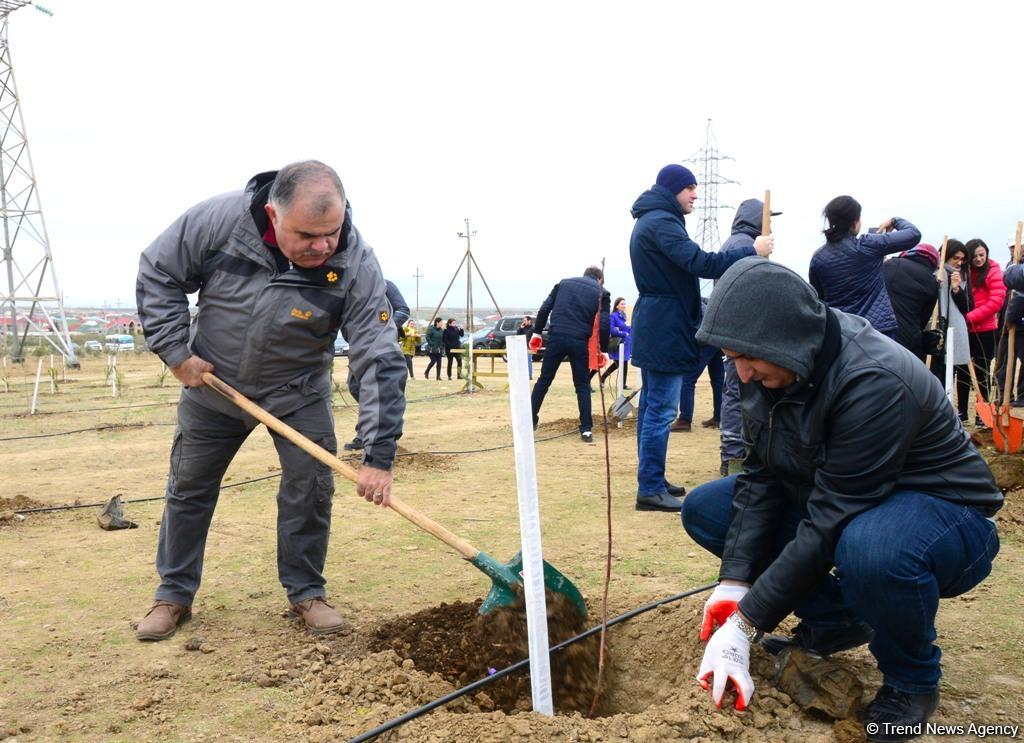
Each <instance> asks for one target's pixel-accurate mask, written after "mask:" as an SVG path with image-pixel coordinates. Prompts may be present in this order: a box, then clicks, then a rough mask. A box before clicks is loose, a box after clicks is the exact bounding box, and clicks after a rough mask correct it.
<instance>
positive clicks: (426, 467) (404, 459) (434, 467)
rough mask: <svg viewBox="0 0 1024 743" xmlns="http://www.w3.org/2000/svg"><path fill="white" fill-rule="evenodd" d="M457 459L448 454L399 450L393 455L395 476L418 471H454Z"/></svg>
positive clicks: (457, 466)
mask: <svg viewBox="0 0 1024 743" xmlns="http://www.w3.org/2000/svg"><path fill="white" fill-rule="evenodd" d="M458 468H459V465H458V461H457V459H456V458H455V456H454V455H450V454H416V453H413V452H408V453H403V452H399V453H398V456H397V457H395V476H396V477H400V476H401V475H404V474H407V473H418V472H454V471H455V470H457V469H458Z"/></svg>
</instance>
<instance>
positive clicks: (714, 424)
mask: <svg viewBox="0 0 1024 743" xmlns="http://www.w3.org/2000/svg"><path fill="white" fill-rule="evenodd" d="M700 424H701V425H702V426H703V427H704V428H718V418H715V417H711V418H708V419H707V420H706V421H701V422H700Z"/></svg>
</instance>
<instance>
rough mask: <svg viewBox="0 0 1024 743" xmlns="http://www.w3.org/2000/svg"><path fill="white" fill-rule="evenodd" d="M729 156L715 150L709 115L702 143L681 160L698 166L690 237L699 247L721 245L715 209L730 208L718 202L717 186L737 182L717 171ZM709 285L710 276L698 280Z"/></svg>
mask: <svg viewBox="0 0 1024 743" xmlns="http://www.w3.org/2000/svg"><path fill="white" fill-rule="evenodd" d="M722 160H732V158H731V157H729V156H728V155H723V154H721V153H719V151H718V144H717V143H716V142H715V136H714V134H712V132H711V119H708V125H707V129H706V130H705V136H704V145H703V146H702V147H701V148H700V149H699V150H697V152H696V153H695V154H693V155H691V156H690V157H689V158H687V159H686V160H684V162H688V163H692V164H693V165H694V166H695V169H696V170H697V180H698V181H699V182H700V190H701V195H700V198H699V199H697V209H696V211H697V215H696V216H697V229H696V230H695V231H694V233H693V241H694V242H696V243H697V244H698V245H700V247H701V250H706V251H708V252H715V251H717V250H718V249H719V248H721V247H722V241H721V239H719V237H718V210H719V209H731V208H732V207H730V206H729V205H727V204H719V203H718V187H719V186H724V185H727V184H737V185H738V184H739V181H734V180H731V179H729V178H723V177H722V176H721V175H720V174H719V172H718V163H719V162H720V161H722ZM709 285H710V280H705V281H701V290H702V291H703V290H704V289H705V288H706V286H709Z"/></svg>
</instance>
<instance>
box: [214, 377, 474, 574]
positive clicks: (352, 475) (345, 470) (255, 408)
mask: <svg viewBox="0 0 1024 743" xmlns="http://www.w3.org/2000/svg"><path fill="white" fill-rule="evenodd" d="M203 381H204V382H206V384H208V385H209V386H210V387H211V388H212V389H213V390H215V391H217V392H218V393H220V394H221V395H223V396H224V397H226V398H227V399H229V400H230V401H231V402H233V403H234V404H235V405H237V406H238V407H240V408H241V409H242V410H244V411H245V412H246V413H248V414H249V415H251V416H252V417H253V418H255V419H256V420H258V421H260V422H261V423H262V424H263V425H265V426H266V427H267V428H269V429H271V430H272V431H275V432H277V433H279V434H281V435H282V436H284V437H285V438H286V439H288V440H289V441H291V442H292V443H293V444H295V445H296V446H297V447H299V448H300V449H302V450H303V451H305V452H306V453H307V454H309V455H310V456H311V457H313V458H314V459H317V460H319V461H321V462H323V463H324V464H326V465H327V466H328V467H330V468H331V469H333V470H334V471H335V472H337V473H339V474H341V475H344V476H345V477H346V478H348V479H349V480H351V481H352V482H355V481H356V478H357V476H358V475H357V473H356V471H355V470H354V469H353V468H352V467H350V466H349V465H348V464H346V463H345V462H342V461H341V460H340V459H338V458H337V457H336V456H334V455H333V454H331V453H330V452H329V451H327V450H326V449H324V448H323V447H322V446H319V445H318V444H316V443H314V442H313V441H311V440H309V439H308V438H306V437H305V436H303V435H302V434H301V433H299V432H298V431H296V430H295V429H294V428H292V427H291V426H289V425H288V424H287V423H283V422H281V421H280V420H278V419H277V418H275V417H274V416H272V415H271V414H270V413H268V412H267V411H266V410H264V409H263V408H261V407H260V406H259V405H257V404H256V403H254V402H253V401H252V400H250V399H249V398H248V397H246V396H245V395H243V394H242V393H241V392H239V391H238V390H236V389H235V388H234V387H232V386H231V385H229V384H227V383H226V382H224V381H222V380H221V379H218V378H217V377H215V376H214V375H213V374H210V373H209V372H204V373H203ZM389 500H390V508H391V510H392V511H395V512H396V513H398V514H399V515H401V516H404V517H405V518H406V519H408V520H409V521H411V522H412V523H414V524H415V525H416V526H418V527H419V528H420V529H422V530H423V531H425V532H427V533H428V534H430V535H431V536H432V537H435V538H437V539H440V540H441V541H442V542H444V543H445V544H447V545H448V546H449V547H451V548H452V549H454V550H455V551H456V552H458V553H459V554H460V555H462V556H463V557H465V558H466V559H467V560H472V559H473V558H474V557H476V556H477V553H479V551H480V550H478V549H477V548H476V547H474V546H473V545H472V544H470V543H469V542H467V541H466V540H465V539H463V538H462V537H460V536H458V535H457V534H453V533H452V532H450V531H448V530H447V529H446V528H444V527H443V526H441V525H440V524H439V523H437V522H436V521H434V520H433V519H431V518H430V517H428V516H426V515H424V514H422V513H420V512H419V511H417V510H416V509H415V508H413V507H412V506H410V505H408V504H407V503H405V502H403V501H402V500H400V499H398V498H396V497H395V496H394V495H392V496H390V498H389Z"/></svg>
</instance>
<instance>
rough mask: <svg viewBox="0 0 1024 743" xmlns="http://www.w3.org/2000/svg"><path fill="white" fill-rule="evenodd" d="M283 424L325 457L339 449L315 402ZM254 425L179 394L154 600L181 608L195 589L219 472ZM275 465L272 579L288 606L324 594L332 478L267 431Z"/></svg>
mask: <svg viewBox="0 0 1024 743" xmlns="http://www.w3.org/2000/svg"><path fill="white" fill-rule="evenodd" d="M280 418H281V420H282V421H284V422H285V423H287V424H288V425H290V426H291V427H292V428H294V429H296V430H297V431H299V432H300V433H302V434H303V435H305V436H307V437H308V438H310V439H312V440H313V441H315V442H316V443H318V444H319V445H320V446H322V447H324V448H325V449H327V450H328V451H330V452H331V453H336V452H337V450H338V443H337V439H336V438H335V435H334V416H333V414H332V412H331V407H330V404H329V403H328V402H327V401H326V400H324V399H322V398H320V397H310V399H309V403H308V404H307V405H304V406H302V407H300V408H299V409H298V410H296V411H294V412H292V413H289V414H287V415H283V416H280ZM254 427H255V421H254V420H252V419H239V418H235V417H232V416H229V415H225V414H223V413H220V412H217V411H215V410H211V409H210V408H207V407H205V406H203V405H200V404H199V403H197V402H195V400H193V399H191V398H190V397H189V396H188V395H187V394H185V393H183V394H182V396H181V400H180V402H179V404H178V427H177V429H176V430H175V432H174V443H173V444H172V446H171V467H170V473H169V474H168V477H167V494H166V498H165V501H164V515H163V519H161V521H160V537H159V544H158V546H157V552H156V569H157V572H158V573H159V574H160V587H159V588H158V589H157V591H156V598H157V599H158V600H164V601H172V602H174V603H176V604H183V605H185V606H191V605H192V599H193V597H194V596H195V594H196V591H197V590H199V583H200V579H201V577H202V572H203V552H204V551H205V548H206V535H207V532H208V531H209V529H210V521H211V519H212V518H213V511H214V508H215V507H216V506H217V497H218V495H219V494H220V484H221V480H222V479H223V477H224V473H225V471H226V470H227V468H228V465H229V464H230V463H231V460H232V459H233V458H234V456H235V454H236V453H237V452H238V449H239V448H240V447H241V446H242V443H243V442H244V441H245V439H246V438H247V437H248V435H249V433H250V432H251V431H252V430H253V428H254ZM270 435H271V437H272V438H273V440H274V446H275V447H276V448H277V454H278V457H279V459H280V462H281V469H282V476H281V484H280V487H279V489H278V492H277V573H278V578H279V579H280V581H281V585H282V586H284V588H285V591H286V592H287V595H288V600H289V602H291V603H293V604H294V603H297V602H299V601H304V600H305V599H308V598H311V597H313V596H324V595H325V591H324V584H325V582H326V581H325V579H324V577H323V568H324V562H325V560H326V558H327V542H328V539H329V537H330V531H331V501H332V499H333V496H334V473H333V472H332V471H331V469H330V468H329V467H327V466H326V465H323V464H321V463H319V462H317V461H316V460H315V459H313V458H312V457H310V456H309V455H308V454H306V452H304V451H302V450H301V449H299V448H298V447H297V446H295V445H294V444H292V443H291V442H289V441H288V440H286V439H284V438H282V437H281V436H279V435H277V434H276V433H273V432H271V434H270Z"/></svg>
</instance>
